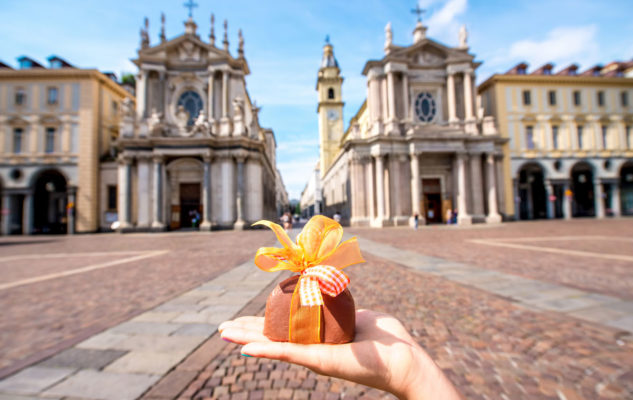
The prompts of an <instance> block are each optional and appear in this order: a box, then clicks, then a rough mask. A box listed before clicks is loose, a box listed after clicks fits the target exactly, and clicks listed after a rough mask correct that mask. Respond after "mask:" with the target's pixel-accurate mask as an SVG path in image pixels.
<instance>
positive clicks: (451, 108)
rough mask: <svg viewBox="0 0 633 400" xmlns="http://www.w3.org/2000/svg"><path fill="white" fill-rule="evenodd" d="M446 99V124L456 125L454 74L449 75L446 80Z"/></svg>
mask: <svg viewBox="0 0 633 400" xmlns="http://www.w3.org/2000/svg"><path fill="white" fill-rule="evenodd" d="M446 97H447V100H448V123H449V124H455V123H457V113H456V106H455V74H453V73H449V74H448V79H447V80H446Z"/></svg>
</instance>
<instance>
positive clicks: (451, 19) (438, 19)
mask: <svg viewBox="0 0 633 400" xmlns="http://www.w3.org/2000/svg"><path fill="white" fill-rule="evenodd" d="M429 3H430V6H433V5H434V4H436V3H437V1H431V2H429ZM467 6H468V0H448V1H447V2H446V3H445V4H444V5H443V6H442V7H441V8H440V9H439V10H437V11H435V12H433V14H432V15H431V17H430V18H429V19H428V20H427V21H426V24H427V26H428V27H429V34H430V35H431V36H437V37H439V38H440V39H442V40H445V41H449V42H453V41H457V37H458V35H457V33H458V32H459V27H460V25H461V23H460V21H459V16H460V15H462V14H464V12H465V11H466V8H467ZM423 20H424V19H423Z"/></svg>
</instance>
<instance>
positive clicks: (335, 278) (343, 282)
mask: <svg viewBox="0 0 633 400" xmlns="http://www.w3.org/2000/svg"><path fill="white" fill-rule="evenodd" d="M347 285H349V278H348V277H347V275H345V274H344V273H343V272H342V271H341V270H339V269H338V268H335V267H331V266H329V265H317V266H314V267H310V268H306V269H304V270H303V271H302V272H301V278H300V279H299V299H300V300H301V305H302V306H322V305H323V296H321V292H323V293H325V294H327V295H330V296H332V297H336V296H338V295H339V294H340V293H341V292H342V291H343V290H345V288H346V287H347Z"/></svg>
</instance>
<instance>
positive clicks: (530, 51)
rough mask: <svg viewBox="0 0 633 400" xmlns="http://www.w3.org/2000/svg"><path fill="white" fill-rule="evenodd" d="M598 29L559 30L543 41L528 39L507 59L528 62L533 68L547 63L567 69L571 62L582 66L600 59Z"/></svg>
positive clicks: (513, 47)
mask: <svg viewBox="0 0 633 400" xmlns="http://www.w3.org/2000/svg"><path fill="white" fill-rule="evenodd" d="M596 33H597V27H596V26H595V25H586V26H577V27H559V28H555V29H552V30H551V31H549V33H548V34H547V35H546V36H545V38H544V39H542V40H533V39H525V40H520V41H518V42H515V43H513V44H512V45H511V46H510V49H509V51H508V53H507V54H508V58H509V59H511V60H515V61H523V60H524V61H527V62H528V63H530V66H531V67H532V68H538V67H540V66H541V65H542V64H545V63H547V62H553V63H555V64H560V65H559V66H560V67H564V66H565V65H566V64H569V63H572V62H583V64H586V63H591V62H594V61H596V60H597V59H598V43H597V41H596Z"/></svg>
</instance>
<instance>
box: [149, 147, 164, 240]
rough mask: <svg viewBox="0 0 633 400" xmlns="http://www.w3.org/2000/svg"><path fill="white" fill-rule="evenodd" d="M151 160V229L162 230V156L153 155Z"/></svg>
mask: <svg viewBox="0 0 633 400" xmlns="http://www.w3.org/2000/svg"><path fill="white" fill-rule="evenodd" d="M153 162H154V165H153V169H154V174H153V175H154V177H153V181H154V185H153V187H152V210H153V212H154V217H153V221H152V229H155V230H162V229H165V223H164V222H163V208H164V206H163V157H162V156H154V159H153Z"/></svg>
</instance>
